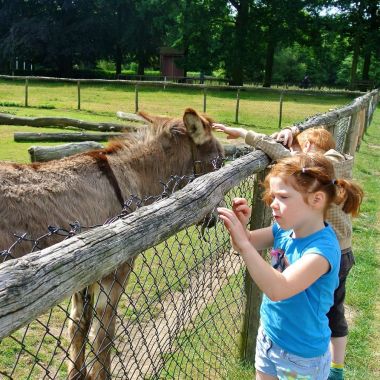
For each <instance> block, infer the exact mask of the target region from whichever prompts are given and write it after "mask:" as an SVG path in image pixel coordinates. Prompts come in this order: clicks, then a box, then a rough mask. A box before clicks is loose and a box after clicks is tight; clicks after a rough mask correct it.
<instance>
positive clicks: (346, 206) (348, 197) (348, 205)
mask: <svg viewBox="0 0 380 380" xmlns="http://www.w3.org/2000/svg"><path fill="white" fill-rule="evenodd" d="M335 185H336V186H337V188H338V191H337V197H336V198H335V203H336V204H339V205H340V204H342V210H343V211H344V212H345V213H346V214H351V215H352V216H357V215H358V214H359V209H360V204H361V203H362V200H363V196H364V193H363V190H362V189H361V187H360V186H359V185H357V184H355V183H354V182H351V181H347V180H345V179H343V178H340V179H337V180H335Z"/></svg>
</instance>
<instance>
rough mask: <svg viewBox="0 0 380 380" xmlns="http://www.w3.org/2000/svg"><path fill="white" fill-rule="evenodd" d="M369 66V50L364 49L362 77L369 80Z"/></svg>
mask: <svg viewBox="0 0 380 380" xmlns="http://www.w3.org/2000/svg"><path fill="white" fill-rule="evenodd" d="M370 67H371V51H366V52H365V55H364V63H363V72H362V79H363V80H369V69H370Z"/></svg>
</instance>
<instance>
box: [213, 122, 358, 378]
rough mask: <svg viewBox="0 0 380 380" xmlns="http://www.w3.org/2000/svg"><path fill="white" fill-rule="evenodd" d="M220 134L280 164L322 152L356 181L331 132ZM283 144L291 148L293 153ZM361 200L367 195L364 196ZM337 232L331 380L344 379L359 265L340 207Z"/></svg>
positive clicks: (333, 218) (334, 217)
mask: <svg viewBox="0 0 380 380" xmlns="http://www.w3.org/2000/svg"><path fill="white" fill-rule="evenodd" d="M214 128H215V129H216V130H219V131H222V132H224V133H226V134H227V135H228V138H230V139H231V138H238V137H243V138H245V142H246V143H247V144H249V145H252V146H253V147H255V148H257V149H261V150H262V151H263V152H265V153H266V154H267V155H268V156H269V157H270V158H271V159H273V160H278V159H281V158H283V157H288V156H290V155H292V154H294V153H296V152H297V151H302V152H304V153H310V152H319V153H322V154H324V156H325V157H326V158H327V159H328V160H330V161H331V162H332V164H333V166H334V171H335V175H336V176H337V177H342V178H344V179H348V180H351V179H352V169H353V164H354V159H353V157H352V156H350V155H347V154H341V153H339V152H337V151H336V150H335V146H336V144H335V141H334V138H333V136H332V135H331V133H330V132H328V131H327V130H325V129H324V128H313V129H311V128H310V129H307V130H305V131H303V132H301V133H300V131H299V129H298V128H297V127H291V128H285V129H283V130H282V131H281V132H280V133H278V134H276V137H277V139H278V140H280V141H281V142H282V143H279V142H278V141H276V140H275V139H274V138H272V137H270V136H267V135H265V134H262V133H256V132H253V131H246V130H245V129H243V128H230V127H226V126H225V125H223V124H214ZM282 144H284V145H287V146H290V150H289V149H287V148H286V147H284V146H283V145H282ZM361 196H363V194H362V193H361ZM325 220H326V221H327V222H328V223H329V224H330V225H331V227H332V228H333V229H334V231H335V233H336V235H337V237H338V240H339V245H340V249H341V262H340V271H339V286H338V288H337V289H336V290H335V293H334V304H333V306H332V307H331V309H330V311H329V313H328V314H327V317H328V318H329V327H330V329H331V354H332V363H331V373H330V377H329V380H341V379H343V368H344V358H345V353H346V346H347V336H348V325H347V321H346V318H345V313H344V300H345V295H346V279H347V276H348V274H349V272H350V270H351V268H352V267H353V265H354V263H355V259H354V255H353V252H352V248H351V246H352V222H351V218H350V217H349V215H347V214H346V213H345V212H344V211H343V210H342V208H341V207H340V206H337V205H334V204H333V205H332V206H331V207H330V208H329V209H328V210H327V212H326V219H325Z"/></svg>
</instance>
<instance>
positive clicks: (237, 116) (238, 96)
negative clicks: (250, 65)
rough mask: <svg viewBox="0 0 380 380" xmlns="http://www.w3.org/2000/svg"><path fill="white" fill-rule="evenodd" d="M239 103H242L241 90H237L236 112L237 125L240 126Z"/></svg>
mask: <svg viewBox="0 0 380 380" xmlns="http://www.w3.org/2000/svg"><path fill="white" fill-rule="evenodd" d="M239 102H240V88H238V89H237V93H236V112H235V123H236V124H239Z"/></svg>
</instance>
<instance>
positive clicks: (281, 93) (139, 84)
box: [0, 75, 362, 128]
mask: <svg viewBox="0 0 380 380" xmlns="http://www.w3.org/2000/svg"><path fill="white" fill-rule="evenodd" d="M0 79H6V80H19V81H24V83H25V86H24V87H25V90H24V106H25V107H28V105H29V85H30V83H31V82H32V81H46V82H62V83H72V84H74V85H75V84H76V86H77V91H76V92H77V109H78V110H80V109H81V106H82V105H81V85H82V84H118V85H125V86H134V90H135V100H134V103H135V107H134V108H135V112H138V111H139V93H140V90H141V89H142V88H144V87H161V88H163V89H166V88H167V87H168V88H169V87H172V88H192V89H195V90H199V91H200V93H201V95H200V96H202V98H203V112H207V95H208V92H209V91H211V90H222V91H223V90H225V91H236V103H235V123H239V115H240V96H241V92H242V91H245V92H250V91H257V90H258V89H259V90H260V91H263V92H265V93H276V94H278V97H279V111H278V112H279V113H278V127H279V128H281V125H282V112H283V102H284V98H285V96H286V95H288V94H289V95H291V94H297V93H301V94H304V93H313V94H315V95H326V94H327V93H329V92H326V91H317V90H294V89H291V90H290V89H281V90H280V89H274V88H263V87H253V86H227V85H212V84H211V85H210V84H207V83H200V84H193V83H178V82H176V81H169V80H161V81H160V80H143V81H141V80H138V78H137V79H136V80H126V79H125V80H123V79H115V80H112V79H71V78H54V77H35V76H10V75H0ZM163 79H165V78H163ZM333 93H334V94H336V95H350V96H360V95H362V93H360V92H358V91H341V90H338V91H334V92H333Z"/></svg>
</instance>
